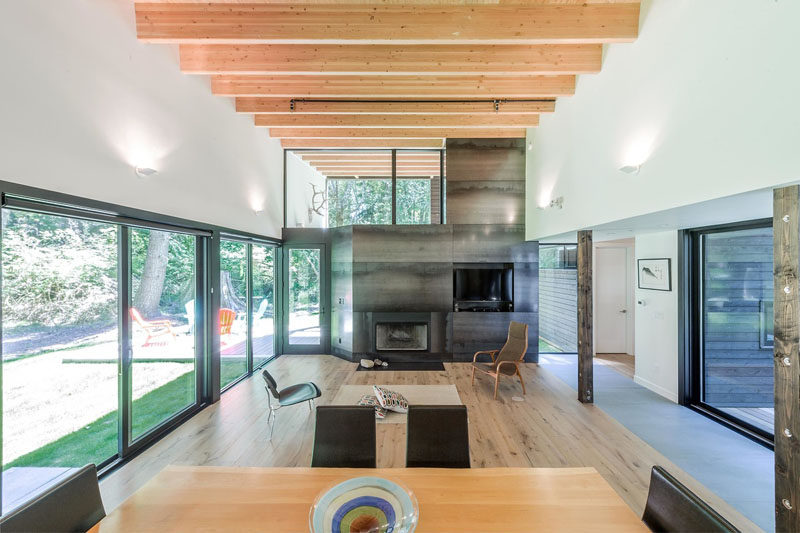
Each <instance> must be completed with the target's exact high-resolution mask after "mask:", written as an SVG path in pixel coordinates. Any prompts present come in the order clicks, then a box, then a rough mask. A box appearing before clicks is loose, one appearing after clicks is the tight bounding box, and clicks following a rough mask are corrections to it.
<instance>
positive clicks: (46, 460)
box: [3, 372, 195, 470]
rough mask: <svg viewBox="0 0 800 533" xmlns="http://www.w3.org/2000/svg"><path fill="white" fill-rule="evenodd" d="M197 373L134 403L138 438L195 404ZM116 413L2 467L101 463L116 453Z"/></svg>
mask: <svg viewBox="0 0 800 533" xmlns="http://www.w3.org/2000/svg"><path fill="white" fill-rule="evenodd" d="M194 380H195V375H194V372H188V373H186V374H183V375H182V376H180V377H178V378H176V379H174V380H172V381H170V382H169V383H166V384H164V385H162V386H161V387H159V388H157V389H155V390H152V391H150V392H148V393H147V394H145V395H144V396H142V397H141V398H139V399H138V400H135V401H134V402H133V406H132V408H133V420H132V427H131V430H132V431H133V435H134V436H139V435H141V434H142V433H143V432H145V431H147V430H148V429H150V428H152V427H154V426H155V425H157V424H158V423H160V422H162V421H163V420H165V419H166V418H168V417H169V416H171V415H173V414H175V413H176V412H178V411H180V410H181V409H183V408H184V407H186V406H188V405H190V404H191V403H193V402H194V386H195V383H194ZM117 424H118V421H117V412H116V411H114V412H112V413H109V414H107V415H105V416H103V417H101V418H99V419H97V420H95V421H94V422H91V423H90V424H88V425H87V426H85V427H84V428H82V429H80V430H78V431H75V432H73V433H70V434H69V435H64V436H63V437H61V438H60V439H58V440H56V441H53V442H51V443H49V444H46V445H45V446H42V447H41V448H39V449H37V450H34V451H32V452H30V453H28V454H25V455H23V456H21V457H18V458H16V459H15V460H13V461H11V462H10V463H8V464H6V465H3V469H4V470H5V469H6V468H10V467H12V466H63V467H80V466H83V465H85V464H87V463H100V462H102V461H104V460H106V459H108V458H109V457H112V456H113V455H115V454H116V453H117V433H118V429H117Z"/></svg>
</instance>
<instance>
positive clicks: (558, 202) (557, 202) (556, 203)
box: [539, 196, 564, 209]
mask: <svg viewBox="0 0 800 533" xmlns="http://www.w3.org/2000/svg"><path fill="white" fill-rule="evenodd" d="M553 208H556V209H564V197H563V196H559V197H558V198H554V199H553V200H550V203H549V204H547V205H540V206H539V209H553Z"/></svg>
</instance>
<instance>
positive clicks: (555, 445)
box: [101, 355, 759, 531]
mask: <svg viewBox="0 0 800 533" xmlns="http://www.w3.org/2000/svg"><path fill="white" fill-rule="evenodd" d="M268 368H269V371H270V372H271V373H272V374H273V375H274V376H275V378H276V379H277V381H278V384H279V386H287V385H290V384H292V383H296V382H299V381H309V380H310V381H314V382H316V383H317V384H318V385H319V386H320V388H321V389H322V391H323V396H322V398H320V400H319V404H320V405H325V404H327V403H330V402H331V400H332V399H333V397H334V396H335V395H336V392H337V390H338V387H339V386H341V385H346V384H349V385H358V384H385V385H391V384H418V385H424V384H449V383H453V384H455V385H456V387H457V389H458V392H459V394H460V396H461V401H462V402H463V403H464V404H465V405H466V406H467V407H468V409H469V420H470V451H471V455H472V466H473V467H474V468H481V467H506V466H508V467H529V466H535V467H560V466H592V467H594V468H596V469H597V471H598V472H600V474H601V475H602V476H603V477H604V478H605V479H606V480H607V481H608V483H609V484H610V485H611V486H612V487H613V488H614V489H615V490H616V491H617V493H619V495H620V496H621V497H622V498H623V499H624V500H625V502H626V503H627V504H628V505H629V506H630V507H631V508H632V509H633V511H634V512H636V513H637V514H641V513H642V511H643V509H644V504H645V500H646V497H647V486H648V483H649V476H650V468H651V467H652V465H654V464H661V465H663V466H665V467H666V468H667V469H668V470H670V471H671V472H673V473H674V474H675V475H676V477H678V478H679V479H681V480H682V481H683V482H684V483H686V484H687V485H688V486H689V487H690V488H692V490H694V491H695V492H697V493H698V494H699V495H700V496H701V497H703V498H704V499H706V501H708V502H709V503H710V504H711V505H712V506H714V507H715V508H717V509H718V510H719V511H720V512H721V513H722V514H724V515H725V516H726V517H727V518H728V519H729V520H731V521H732V522H733V523H734V524H736V525H737V526H738V527H739V528H740V529H742V530H743V531H759V529H758V528H757V527H756V526H755V525H754V524H753V523H752V522H750V521H749V520H747V519H746V518H745V517H743V516H742V515H741V514H739V513H738V512H737V511H735V510H734V509H733V508H732V507H730V506H729V505H727V504H726V503H725V502H724V501H722V500H721V499H719V498H718V497H717V496H716V495H714V494H713V493H711V492H710V491H708V490H707V489H706V488H705V487H703V486H702V485H700V484H699V483H697V482H696V481H695V480H694V479H692V478H691V477H690V476H688V475H687V474H686V473H685V472H683V471H682V470H681V469H679V468H678V467H677V466H676V465H674V464H673V463H672V462H670V461H669V460H667V459H666V458H665V457H664V456H662V455H661V454H660V453H658V452H657V451H656V450H654V449H653V448H652V447H650V446H649V445H647V444H646V443H645V442H643V441H642V440H641V439H639V438H638V437H636V436H635V435H634V434H632V433H631V432H630V431H628V430H627V429H625V428H624V427H623V426H622V425H620V424H619V423H618V422H616V421H615V420H613V419H612V418H611V417H609V416H608V415H606V414H605V413H604V412H603V411H602V410H601V409H599V408H597V407H595V406H593V405H584V404H581V403H579V402H578V401H577V398H576V396H577V395H576V393H575V391H574V390H573V389H571V388H570V387H569V386H568V385H567V384H565V383H564V382H562V381H561V380H559V379H558V378H557V377H556V376H554V375H553V374H551V373H549V372H547V371H546V370H544V369H542V368H540V367H539V366H538V365H536V364H528V365H525V368H524V370H523V375H524V378H525V383H526V387H527V391H528V393H527V395H525V396H524V401H523V402H515V401H512V399H511V398H512V396H522V390H521V388H520V386H519V382H518V381H515V380H512V379H504V380H501V384H500V389H499V392H498V400H497V401H494V400H492V383H491V380H490V379H487V378H486V377H485V376H476V378H475V386H474V387H472V386H470V365H469V364H465V363H446V364H445V371H443V372H380V373H377V372H374V373H373V372H356V371H355V368H356V365H355V363H348V362H346V361H343V360H340V359H337V358H335V357H332V356H327V355H293V356H282V357H280V358H278V359H277V360H275V361H274V362H272V363H270V365H269V366H268ZM265 405H266V399H265V391H264V387H263V381H262V379H261V377H260V375H255V376H253V377H252V378H250V379H248V380H246V381H244V382H242V383H240V384H238V385H237V386H235V387H234V388H233V389H231V390H230V391H228V392H226V393H225V394H223V396H222V399H221V401H220V402H219V403H217V404H215V405H212V406H210V407H208V408H206V409H204V410H203V411H202V412H201V413H199V414H198V415H197V416H195V417H194V418H192V419H191V420H190V421H188V422H187V423H185V424H183V425H182V426H181V427H179V428H177V429H176V430H175V431H173V432H172V433H171V434H169V435H168V436H167V437H165V438H164V439H163V440H161V441H160V442H158V443H157V444H156V445H154V446H153V447H152V448H150V449H149V450H147V451H145V452H144V453H142V454H141V455H139V456H138V457H136V458H135V459H133V460H132V461H130V462H129V463H127V464H126V465H124V466H123V467H121V468H120V469H118V470H117V471H116V472H114V473H112V474H110V475H109V476H107V477H106V478H105V479H103V481H102V483H101V489H102V493H103V499H104V501H105V503H106V507H107V510H109V511H110V510H111V509H113V508H115V507H116V506H117V505H119V503H121V502H122V501H123V500H124V499H125V498H127V497H128V496H130V495H131V494H132V493H133V492H134V491H135V490H136V489H138V488H139V487H141V486H142V485H143V484H144V483H145V482H147V481H148V480H149V479H150V478H151V477H152V476H154V475H155V474H156V473H157V472H158V471H160V470H161V469H162V468H163V467H164V466H166V465H168V464H187V465H228V466H308V465H309V464H310V461H311V446H312V440H313V420H314V418H313V414H312V413H310V412H309V410H308V409H307V408H306V406H305V405H298V406H293V407H288V408H284V409H281V410H280V412H279V414H278V419H277V424H276V426H275V437H274V438H273V440H272V441H271V442H270V441H267V435H268V428H267V424H266V419H267V416H266V408H265ZM377 428H378V437H377V438H378V466H379V467H400V466H404V461H405V425H404V424H379V425H378V426H377Z"/></svg>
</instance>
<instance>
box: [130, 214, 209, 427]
mask: <svg viewBox="0 0 800 533" xmlns="http://www.w3.org/2000/svg"><path fill="white" fill-rule="evenodd" d="M130 246H131V282H132V283H131V285H132V287H131V289H132V306H131V308H130V313H129V314H130V318H131V319H132V322H131V325H132V330H131V334H132V338H131V354H132V357H131V389H132V392H133V403H132V405H131V435H132V438H133V439H136V438H138V437H139V436H141V435H142V434H143V433H145V432H146V431H148V430H150V429H152V428H153V427H156V426H158V425H159V424H160V423H162V422H163V421H164V420H166V419H168V418H170V417H171V416H173V415H174V414H176V413H178V412H180V411H181V410H183V409H185V408H186V407H188V406H190V405H192V404H194V403H195V402H196V401H197V393H196V386H195V385H196V376H195V327H194V323H195V320H194V319H195V313H196V307H197V306H196V295H195V290H196V285H197V281H196V278H195V276H196V273H195V256H196V237H194V236H192V235H185V234H180V233H173V232H168V231H157V230H149V229H131V230H130Z"/></svg>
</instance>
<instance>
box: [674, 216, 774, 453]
mask: <svg viewBox="0 0 800 533" xmlns="http://www.w3.org/2000/svg"><path fill="white" fill-rule="evenodd" d="M759 228H772V219H771V218H765V219H759V220H750V221H746V222H738V223H733V224H722V225H717V226H708V227H702V228H693V229H691V230H685V231H683V232H682V233H683V239H682V241H681V239H679V243H680V246H679V248H680V250H679V251H680V252H682V255H683V258H681V257H679V261H678V262H679V264H680V267H681V269H682V271H683V272H682V273H683V274H684V276H683V277H685V282H684V287H682V291H683V292H684V294H683V295H680V296H679V303H680V306H681V307H683V309H684V311H683V313H682V314H683V318H682V319H681V320H680V325H681V327H682V328H683V330H684V334H683V337H684V340H683V352H684V354H683V357H682V358H681V362H682V366H683V368H682V369H680V368H679V381H680V382H679V387H678V389H679V393H680V397H679V403H680V404H681V405H684V406H686V407H688V408H690V409H692V410H694V411H697V412H698V413H700V414H702V415H705V416H707V417H709V418H711V419H713V420H715V421H717V422H719V423H720V424H722V425H724V426H726V427H728V428H730V429H732V430H734V431H736V432H737V433H740V434H742V435H744V436H746V437H748V438H750V439H751V440H754V441H756V442H758V443H759V444H762V445H764V446H766V447H768V448H772V447H773V446H774V439H775V437H774V435H770V434H769V433H767V432H765V431H764V430H763V429H761V428H758V427H756V426H753V425H752V424H749V423H747V422H746V421H744V420H740V419H738V418H735V417H733V416H731V415H730V414H728V413H725V412H724V411H722V410H720V409H718V408H716V407H714V406H712V405H710V404H708V403H706V402H705V401H703V295H704V287H703V275H704V264H703V256H704V254H703V237H704V236H705V235H708V234H713V233H725V232H731V231H740V230H748V229H759ZM679 284H680V283H679Z"/></svg>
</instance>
